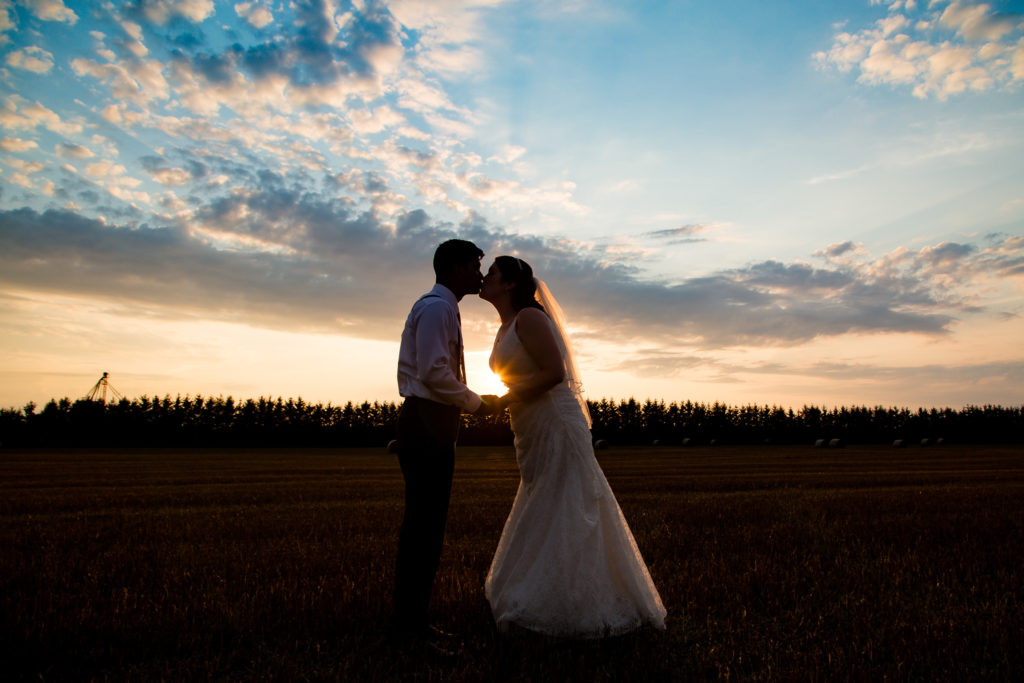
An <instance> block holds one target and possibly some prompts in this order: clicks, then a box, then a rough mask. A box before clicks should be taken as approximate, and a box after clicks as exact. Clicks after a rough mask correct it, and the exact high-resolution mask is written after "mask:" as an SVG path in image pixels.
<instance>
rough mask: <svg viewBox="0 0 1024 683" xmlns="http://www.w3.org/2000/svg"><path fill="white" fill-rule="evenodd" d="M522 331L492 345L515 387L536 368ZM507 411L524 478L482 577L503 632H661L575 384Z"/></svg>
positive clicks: (658, 611) (498, 366) (500, 370)
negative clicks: (645, 627) (512, 628)
mask: <svg viewBox="0 0 1024 683" xmlns="http://www.w3.org/2000/svg"><path fill="white" fill-rule="evenodd" d="M552 327H553V329H554V330H555V332H556V336H557V328H555V326H554V325H552ZM515 328H516V324H515V323H514V322H513V324H512V325H511V326H510V328H509V330H508V332H506V334H505V335H504V336H503V337H501V338H499V339H498V340H497V341H496V342H495V345H494V349H493V351H492V353H491V359H490V365H491V369H492V370H493V371H494V372H495V373H496V374H498V375H499V376H500V377H501V378H502V380H504V381H505V383H506V384H510V385H511V384H515V383H517V382H521V381H523V380H524V379H526V378H527V377H529V376H530V375H531V374H532V373H534V372H536V371H537V366H536V365H535V364H534V362H533V360H532V359H531V358H530V356H529V355H528V354H527V352H526V350H525V349H524V348H523V345H522V343H521V342H520V341H519V339H518V337H517V336H516V329H515ZM563 354H564V349H563ZM510 410H511V420H512V430H513V432H514V433H515V450H516V460H517V461H518V463H519V472H520V476H521V480H520V483H519V490H518V491H517V493H516V498H515V502H514V503H513V504H512V511H511V513H510V514H509V517H508V520H507V521H506V522H505V528H504V530H503V531H502V534H501V540H500V541H499V542H498V549H497V551H496V552H495V555H494V560H493V561H492V563H491V568H490V571H489V572H488V575H487V581H486V583H485V593H486V595H487V599H488V601H489V602H490V604H491V610H492V612H493V614H494V620H495V622H496V623H497V625H498V628H499V630H501V631H504V630H507V628H508V625H509V624H510V623H514V624H517V625H518V626H522V627H524V628H527V629H530V630H532V631H537V632H540V633H544V634H548V635H553V636H564V637H577V638H596V637H601V636H606V635H613V634H618V633H624V632H626V631H630V630H633V629H635V628H638V627H640V626H642V625H643V624H651V625H653V626H655V627H657V628H664V627H665V607H664V605H662V602H661V597H660V596H659V595H658V591H657V589H656V588H655V587H654V582H653V581H652V580H651V576H650V574H649V573H648V571H647V566H646V565H645V564H644V561H643V558H642V557H641V556H640V551H639V550H638V549H637V546H636V541H634V539H633V534H632V533H631V532H630V530H629V526H628V525H627V524H626V520H625V518H624V517H623V516H622V511H621V510H620V509H619V505H618V503H617V502H616V501H615V496H614V495H613V494H612V490H611V488H610V487H609V486H608V481H607V480H606V479H605V476H604V473H603V472H602V471H601V468H600V466H599V465H598V463H597V459H596V458H595V457H594V449H593V446H592V445H591V441H590V439H591V436H590V426H589V424H588V422H589V420H588V417H587V416H585V415H584V413H583V411H582V409H581V408H580V404H579V402H578V400H577V397H576V395H575V394H574V393H573V391H572V389H571V388H570V384H569V382H566V383H564V384H562V385H559V386H557V387H555V388H554V389H552V390H550V391H548V392H547V393H545V394H544V395H543V396H541V397H540V398H538V399H536V400H534V401H530V402H522V403H514V404H512V405H511V407H510Z"/></svg>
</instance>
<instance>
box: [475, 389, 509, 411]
mask: <svg viewBox="0 0 1024 683" xmlns="http://www.w3.org/2000/svg"><path fill="white" fill-rule="evenodd" d="M514 400H515V398H514V397H513V396H512V392H509V393H507V394H505V395H504V396H497V395H495V394H483V395H482V396H480V407H479V408H477V409H476V411H475V412H474V415H500V414H501V413H503V412H504V411H505V408H507V407H508V404H509V403H512V402H513V401H514Z"/></svg>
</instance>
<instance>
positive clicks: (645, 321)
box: [0, 160, 1024, 349]
mask: <svg viewBox="0 0 1024 683" xmlns="http://www.w3.org/2000/svg"><path fill="white" fill-rule="evenodd" d="M149 164H150V168H151V169H152V170H151V172H153V173H157V174H159V173H160V172H161V170H171V169H170V168H168V167H165V166H164V162H163V161H162V160H153V161H151V162H149ZM101 166H102V168H101ZM86 172H87V173H91V174H93V175H94V176H96V177H97V178H103V179H105V181H106V182H108V190H110V191H111V192H114V191H116V190H119V191H121V192H128V191H130V190H131V187H130V186H129V185H127V184H126V183H125V182H123V180H124V178H123V176H121V175H120V169H119V168H118V167H117V166H116V165H111V163H110V162H97V164H93V165H90V166H89V167H87V169H86ZM182 177H183V176H182ZM348 180H349V182H353V183H356V182H359V183H362V184H363V187H375V184H376V183H377V182H379V180H378V179H375V178H374V177H372V176H363V177H360V178H356V177H353V178H349V179H348ZM110 188H113V189H110ZM375 189H376V191H378V192H380V193H382V194H384V193H387V191H388V190H387V188H386V185H383V184H382V185H379V186H376V187H375ZM161 225H162V226H163V227H152V225H151V224H149V223H142V222H138V221H133V222H121V223H119V224H118V223H114V222H111V221H107V222H103V221H99V220H96V219H90V218H87V217H84V216H81V215H78V214H77V213H74V212H68V211H48V212H44V213H37V212H35V211H32V210H29V209H19V210H13V211H7V212H4V213H3V214H0V254H2V256H0V273H2V275H0V282H3V283H4V285H5V286H6V287H7V288H18V289H35V290H40V291H45V292H56V293H63V294H67V295H75V296H86V297H95V298H100V299H104V300H110V301H114V302H119V303H121V304H123V305H130V306H133V307H137V308H138V307H141V308H146V309H157V310H163V311H165V312H170V313H174V314H175V315H182V316H201V317H206V318H217V319H225V320H236V321H245V322H248V323H250V324H257V325H265V326H268V327H274V328H280V329H303V330H321V331H328V330H333V331H339V332H344V333H346V334H349V335H352V336H360V337H367V338H375V339H391V338H393V337H394V335H395V324H396V320H400V319H401V317H402V316H403V315H404V313H405V310H404V309H405V308H406V307H407V306H408V304H409V301H410V299H411V298H414V296H415V294H416V293H417V292H419V290H420V289H422V288H423V287H425V286H427V285H428V284H429V281H430V272H429V252H430V250H431V249H432V248H433V246H434V245H436V244H438V243H439V242H441V241H443V240H444V239H447V238H449V237H454V236H459V237H463V238H467V239H472V240H474V241H475V242H477V243H478V244H480V245H481V247H483V248H484V250H485V251H486V252H487V253H488V257H493V256H496V255H498V254H501V253H514V254H518V255H520V256H522V257H523V258H525V259H526V260H527V261H529V262H530V263H531V264H532V265H533V266H534V269H535V271H536V272H537V273H538V274H539V275H540V276H541V277H543V278H544V279H545V280H546V281H547V282H548V283H549V285H550V286H551V288H552V291H554V292H555V293H556V296H558V297H559V299H560V300H561V302H562V304H563V307H564V308H565V309H566V311H567V313H568V314H569V315H570V316H571V317H570V323H572V324H574V325H576V326H580V327H582V328H585V329H588V330H590V333H592V334H597V335H599V336H600V337H601V338H604V339H618V340H622V341H626V340H640V339H647V340H648V341H650V342H656V343H671V344H676V345H677V344H680V343H683V344H686V345H688V346H690V347H692V348H703V349H715V348H730V347H738V346H743V345H748V344H759V345H781V346H787V345H795V344H800V343H803V342H806V341H808V340H811V339H814V338H816V337H829V336H836V335H843V334H847V333H851V332H862V333H887V332H915V333H920V334H926V335H944V334H946V332H947V331H948V329H949V327H950V325H952V324H953V323H954V322H955V320H956V319H957V316H959V315H961V314H963V313H966V312H969V311H977V310H982V309H983V306H981V303H983V299H982V298H981V294H980V293H979V292H981V291H982V290H983V289H984V285H985V284H986V283H988V282H993V281H995V280H997V279H999V278H1016V277H1020V276H1021V273H1022V271H1024V240H1022V239H1020V238H1018V237H1002V238H993V239H992V240H990V242H989V243H988V244H985V245H968V244H956V243H943V244H938V245H934V246H928V247H924V248H921V249H919V250H917V251H910V250H906V249H902V250H896V251H894V252H892V253H890V254H887V255H884V256H883V257H880V258H874V257H871V256H870V254H867V253H866V252H863V250H859V249H856V248H854V247H852V246H850V245H833V246H831V247H829V248H826V249H824V250H822V252H821V254H822V255H823V256H822V257H821V258H823V260H824V263H823V264H822V265H812V264H809V263H801V262H794V263H782V262H779V261H773V260H768V261H763V262H759V263H752V264H750V265H748V266H745V267H742V268H734V269H728V270H722V271H719V272H717V273H712V274H710V275H707V276H704V277H697V278H690V279H688V280H685V281H683V282H680V283H675V284H672V283H665V282H658V281H652V280H648V279H645V278H643V277H642V275H641V274H640V273H639V271H637V270H635V269H633V268H631V267H629V266H626V265H623V264H621V263H616V262H609V261H607V260H606V259H604V258H602V255H601V254H600V253H598V252H593V253H591V252H587V251H581V249H580V248H579V245H578V244H576V243H570V242H565V241H561V240H558V239H553V238H541V237H537V236H530V235H517V234H511V233H507V232H505V231H504V230H502V229H499V228H495V227H492V226H490V225H489V224H488V223H487V222H486V221H485V220H483V219H482V218H480V217H479V216H471V217H470V218H468V219H467V220H466V221H464V222H463V223H461V224H458V225H454V224H450V223H447V222H444V221H438V220H437V219H434V218H432V217H431V216H430V215H429V214H428V213H427V212H426V211H423V210H416V211H411V212H408V213H405V214H402V215H400V216H399V217H398V219H397V220H396V221H395V222H394V223H389V222H385V221H383V220H381V219H380V218H379V217H377V216H376V215H375V214H374V212H373V211H369V210H364V209H360V208H358V206H356V205H355V204H354V203H353V202H352V201H351V200H348V199H345V198H343V197H336V196H335V197H331V196H328V195H326V194H321V193H316V192H311V191H309V190H308V189H303V188H301V187H299V186H296V185H293V184H291V183H290V182H289V181H288V180H287V179H286V178H285V177H282V176H275V175H274V174H269V173H266V174H263V179H262V181H261V182H260V189H241V188H234V189H233V190H231V191H229V192H228V193H227V194H221V195H220V196H217V197H213V198H211V199H210V200H209V201H207V202H206V203H205V204H203V205H202V206H201V207H199V208H198V209H196V210H193V211H191V212H188V214H187V215H186V216H185V220H183V221H182V222H180V223H179V222H177V220H175V219H165V220H164V221H162V223H161ZM381 264H387V265H386V268H385V270H384V271H382V268H381ZM974 284H977V287H973V285H974Z"/></svg>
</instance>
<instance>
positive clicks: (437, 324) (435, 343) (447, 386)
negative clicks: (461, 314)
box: [416, 301, 481, 413]
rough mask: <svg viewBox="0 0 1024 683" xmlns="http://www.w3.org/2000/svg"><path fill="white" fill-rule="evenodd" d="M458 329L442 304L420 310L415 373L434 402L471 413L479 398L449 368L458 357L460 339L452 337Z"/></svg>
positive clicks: (449, 309) (430, 305)
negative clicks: (454, 406) (457, 407)
mask: <svg viewBox="0 0 1024 683" xmlns="http://www.w3.org/2000/svg"><path fill="white" fill-rule="evenodd" d="M458 329H459V321H458V319H457V318H456V317H455V315H454V313H453V312H452V310H451V308H450V307H449V306H448V305H446V304H445V303H444V302H442V301H437V302H431V303H428V304H427V305H425V306H424V307H423V310H422V311H421V313H420V316H419V321H418V322H417V326H416V374H417V375H418V377H419V380H420V381H421V382H422V383H423V385H424V386H425V387H426V389H427V390H428V391H430V393H431V394H433V395H434V398H435V400H437V401H440V402H442V403H447V404H450V405H456V406H459V407H460V408H462V409H463V410H464V411H466V412H470V413H471V412H474V411H476V410H477V409H478V408H479V407H480V403H481V399H480V396H479V395H478V394H476V393H475V392H473V391H471V390H470V389H469V387H467V386H466V385H465V384H463V383H462V382H461V381H459V376H458V374H457V371H456V369H455V368H454V367H452V364H453V360H454V362H455V363H456V364H457V363H458V358H459V339H458V337H457V336H453V334H452V333H453V332H457V331H458ZM456 367H457V365H456Z"/></svg>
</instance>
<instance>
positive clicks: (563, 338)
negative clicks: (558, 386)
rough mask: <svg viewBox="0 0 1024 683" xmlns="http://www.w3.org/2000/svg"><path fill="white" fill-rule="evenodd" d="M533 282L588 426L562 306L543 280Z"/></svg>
mask: <svg viewBox="0 0 1024 683" xmlns="http://www.w3.org/2000/svg"><path fill="white" fill-rule="evenodd" d="M534 282H535V283H536V284H537V301H539V302H540V305H541V306H543V307H544V310H545V311H547V312H548V316H549V317H550V318H551V321H552V322H553V323H555V331H556V332H557V334H556V335H555V341H556V342H557V343H558V345H559V348H560V350H561V351H562V359H563V362H564V363H565V374H566V379H567V380H568V382H569V389H570V390H572V395H573V396H575V397H576V400H577V401H578V402H579V404H580V409H581V410H582V411H583V417H585V418H587V426H588V427H590V426H592V423H591V420H590V409H589V408H587V399H585V398H583V382H581V381H580V373H579V371H578V370H577V369H576V354H575V353H573V350H572V344H571V343H569V335H568V334H567V333H566V330H565V314H564V313H562V307H561V306H559V305H558V302H557V301H556V300H555V297H554V296H552V294H551V290H550V289H548V286H547V285H546V284H544V281H543V280H541V279H540V278H534Z"/></svg>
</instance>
